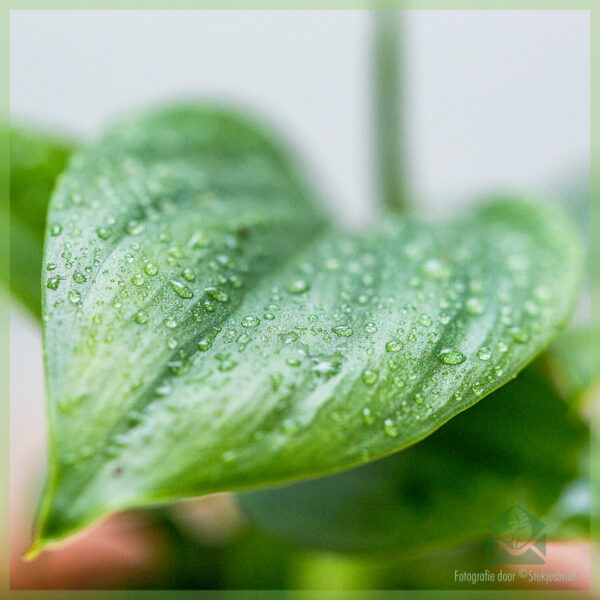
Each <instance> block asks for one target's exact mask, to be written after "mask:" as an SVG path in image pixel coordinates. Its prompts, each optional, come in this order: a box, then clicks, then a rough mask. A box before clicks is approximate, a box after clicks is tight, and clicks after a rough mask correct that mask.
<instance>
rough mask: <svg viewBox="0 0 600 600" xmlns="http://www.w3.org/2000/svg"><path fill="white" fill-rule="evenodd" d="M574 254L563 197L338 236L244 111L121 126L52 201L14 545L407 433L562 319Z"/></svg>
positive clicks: (74, 166) (544, 340)
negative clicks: (33, 436) (44, 422)
mask: <svg viewBox="0 0 600 600" xmlns="http://www.w3.org/2000/svg"><path fill="white" fill-rule="evenodd" d="M581 258H582V252H581V248H580V245H579V239H578V235H577V233H576V232H575V231H574V229H573V228H572V227H571V225H570V223H569V222H568V221H567V220H566V219H565V217H564V216H563V214H562V213H560V212H556V211H553V210H552V209H550V208H549V207H539V206H534V205H529V204H524V203H520V202H517V201H514V200H497V201H495V202H490V203H487V204H485V205H483V206H481V207H479V208H477V209H476V210H475V211H473V212H471V213H469V214H468V215H466V216H465V217H464V218H462V219H460V220H456V221H453V222H451V223H443V224H436V225H431V224H426V223H422V222H419V221H417V220H412V219H406V218H401V217H388V218H386V219H385V220H384V222H383V223H382V224H381V225H380V226H379V227H378V228H377V229H375V230H374V231H371V232H368V233H365V234H361V235H350V234H342V233H339V232H337V231H334V230H332V229H329V228H326V227H325V222H324V220H323V219H322V217H321V216H320V213H319V211H318V210H317V209H316V208H315V207H314V205H313V203H312V202H311V199H310V194H309V193H308V192H307V191H306V188H305V187H304V186H302V185H301V184H300V183H299V182H298V179H297V176H296V175H295V171H294V169H293V168H292V166H291V164H290V162H289V160H288V159H287V158H286V155H285V154H284V153H283V152H282V151H281V150H280V149H279V148H278V146H277V145H276V144H274V143H273V142H272V141H271V138H270V137H268V136H265V135H264V134H263V133H262V132H261V130H260V129H259V128H257V127H256V126H254V125H253V124H250V123H248V122H247V121H245V120H242V119H240V118H238V117H234V116H232V115H230V114H228V113H225V112H223V111H221V110H215V109H205V108H175V109H171V110H166V111H163V112H159V113H153V114H151V115H149V116H145V117H141V118H138V119H130V120H128V121H124V122H122V123H121V124H120V125H117V126H116V127H114V128H113V129H112V130H111V131H109V133H108V134H107V135H106V136H105V137H104V138H102V139H101V140H100V141H99V142H98V143H96V144H93V145H91V146H89V147H88V148H85V149H84V150H82V151H81V152H79V153H78V154H77V155H76V156H74V158H73V159H72V161H71V163H70V167H69V169H68V170H67V172H66V173H65V175H64V177H62V178H61V183H60V185H59V186H58V188H57V190H56V192H55V194H54V196H53V198H52V202H51V208H50V213H49V223H48V235H47V243H46V248H45V259H44V262H45V269H44V279H43V283H44V299H43V301H44V320H45V339H44V342H45V359H46V371H47V374H48V381H47V384H48V392H49V416H50V427H51V444H50V450H51V461H50V468H49V474H48V480H47V486H46V490H45V494H44V498H43V502H42V505H41V508H40V513H39V522H38V528H37V539H36V544H35V547H34V550H33V552H35V551H38V550H39V549H40V548H41V547H42V546H43V545H44V544H47V543H53V542H57V541H59V540H61V539H63V538H64V537H66V536H68V535H70V534H71V533H73V532H75V531H77V530H79V529H80V528H81V527H83V526H85V525H87V524H89V523H90V522H92V521H93V520H95V519H96V518H98V517H101V516H103V515H105V514H106V513H109V512H111V511H115V510H120V509H123V508H129V507H133V506H141V505H148V504H155V503H159V502H168V501H173V500H175V499H178V498H181V497H186V496H193V495H198V494H205V493H210V492H214V491H220V490H231V489H241V488H246V487H251V486H258V485H264V484H272V483H276V482H283V481H286V480H290V479H298V478H303V477H311V476H316V475H320V474H325V473H329V472H333V471H338V470H341V469H343V468H346V467H350V466H353V465H356V464H358V463H360V462H363V461H365V460H370V459H374V458H377V457H380V456H382V455H385V454H389V453H391V452H393V451H396V450H398V449H401V448H404V447H406V446H409V445H411V444H413V443H415V442H417V441H419V440H421V439H422V438H424V437H426V436H427V435H429V434H431V433H432V432H433V431H435V430H436V429H437V428H438V427H440V426H441V425H442V424H443V423H445V422H446V421H447V420H448V419H450V418H451V417H453V416H454V415H456V414H457V413H459V412H461V411H463V410H464V409H466V408H468V407H469V406H471V405H473V404H474V403H475V402H477V401H478V400H479V399H480V398H482V397H484V396H485V395H487V394H488V393H490V392H491V391H493V390H494V389H496V388H498V387H499V386H501V385H503V384H504V383H505V382H506V381H508V380H509V379H510V378H511V377H512V376H513V375H515V374H516V373H517V372H518V371H519V370H520V369H521V368H523V366H525V364H527V363H528V362H529V361H530V360H531V359H532V358H533V357H534V356H535V355H536V354H537V353H538V352H540V351H541V350H542V349H543V348H544V347H545V346H546V345H547V344H548V343H549V341H550V340H551V339H552V338H553V337H554V335H555V334H556V332H557V331H558V330H559V329H560V328H561V327H563V326H564V325H565V323H566V322H567V320H568V317H569V315H570V312H571V308H572V305H573V302H574V299H575V297H576V293H577V290H578V284H579V279H580V269H581ZM459 443H460V442H457V445H458V444H459ZM513 445H514V444H513ZM440 461H441V462H440V464H439V465H438V466H439V467H440V468H444V463H443V457H440Z"/></svg>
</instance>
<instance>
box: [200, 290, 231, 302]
mask: <svg viewBox="0 0 600 600" xmlns="http://www.w3.org/2000/svg"><path fill="white" fill-rule="evenodd" d="M204 291H205V293H206V295H207V296H209V297H210V298H212V299H213V300H216V301H217V302H227V301H228V300H229V296H228V295H227V292H226V291H225V290H223V289H221V288H214V287H209V288H206V289H205V290H204Z"/></svg>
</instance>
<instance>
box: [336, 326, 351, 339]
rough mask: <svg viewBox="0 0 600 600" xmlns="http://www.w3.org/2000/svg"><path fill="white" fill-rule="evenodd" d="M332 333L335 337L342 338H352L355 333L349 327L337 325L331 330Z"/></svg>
mask: <svg viewBox="0 0 600 600" xmlns="http://www.w3.org/2000/svg"><path fill="white" fill-rule="evenodd" d="M331 331H333V333H335V335H339V336H341V337H350V336H351V335H352V334H353V333H354V331H353V330H352V328H351V327H348V326H347V325H336V326H335V327H332V328H331Z"/></svg>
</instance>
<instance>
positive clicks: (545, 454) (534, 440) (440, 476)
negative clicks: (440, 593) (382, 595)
mask: <svg viewBox="0 0 600 600" xmlns="http://www.w3.org/2000/svg"><path fill="white" fill-rule="evenodd" d="M588 437H589V431H588V428H587V426H586V425H585V424H584V423H583V421H582V420H581V419H580V418H579V417H577V416H576V415H574V414H573V413H572V412H570V411H569V407H568V406H567V405H566V404H565V403H564V402H563V400H562V399H561V398H560V397H559V396H558V395H557V394H556V392H555V391H554V389H553V387H552V386H551V385H549V384H548V383H547V381H546V380H545V378H544V377H543V374H542V372H541V369H540V365H538V364H536V365H535V366H532V367H529V368H528V369H526V370H525V371H523V372H522V373H521V374H520V375H519V376H518V377H517V379H516V380H514V381H513V382H512V383H510V384H508V385H506V386H505V387H503V388H501V389H500V390H498V391H497V392H495V393H494V394H492V395H491V396H489V397H488V398H486V399H484V400H482V401H481V402H480V403H479V404H477V405H476V406H475V407H473V408H472V409H470V410H468V411H466V412H465V413H463V414H461V415H459V416H458V417H456V418H455V419H453V420H452V421H450V422H449V423H448V424H447V425H446V426H445V427H442V428H441V429H440V430H439V431H437V432H436V433H435V434H433V435H431V436H430V437H428V438H427V439H426V440H424V441H422V442H421V443H419V444H417V445H415V446H413V447H412V448H409V449H407V450H405V451H404V452H400V453H398V454H395V455H393V456H391V457H388V458H385V459H383V460H380V461H377V462H374V463H370V464H368V465H364V466H361V467H358V468H356V469H353V470H350V471H346V472H344V473H339V474H337V475H333V476H329V477H324V478H321V479H317V480H314V481H306V482H299V483H294V484H291V485H288V486H283V487H278V488H272V489H267V490H258V491H253V492H246V493H243V494H238V501H239V503H240V504H241V507H242V508H243V510H244V512H245V513H246V514H247V515H248V516H249V517H250V519H251V520H252V522H253V523H255V524H256V525H257V526H259V527H261V528H264V529H265V530H266V531H269V532H271V533H273V534H275V535H277V536H279V537H282V538H284V539H287V540H291V541H296V542H297V543H300V544H303V545H306V546H309V547H314V548H320V549H330V550H339V551H367V552H377V553H388V554H392V553H393V554H396V555H402V554H404V553H409V554H410V553H412V552H414V551H423V549H426V548H428V547H429V548H430V549H434V548H449V547H451V546H456V545H458V544H460V543H464V542H476V541H477V540H478V539H481V538H482V537H483V536H484V535H485V533H486V528H487V525H488V523H490V522H492V521H493V520H494V519H495V518H497V517H499V516H500V515H501V514H502V513H503V512H504V511H506V510H507V509H508V508H510V507H511V506H513V505H520V506H523V507H524V508H526V509H527V510H529V511H530V512H531V513H532V514H534V515H537V516H539V517H540V518H541V517H543V516H544V515H545V514H546V513H547V512H548V511H549V510H550V509H551V508H552V507H553V506H554V505H555V503H556V502H557V500H558V499H559V497H560V496H561V494H562V493H563V492H564V491H566V490H567V488H568V487H569V486H570V484H572V483H574V482H575V480H576V478H577V477H578V476H579V473H580V469H579V465H580V457H581V455H582V453H584V452H585V451H586V450H587V448H588V447H587V442H588ZM554 524H555V525H557V524H556V523H554ZM548 533H549V534H550V535H552V533H553V532H552V531H549V532H548Z"/></svg>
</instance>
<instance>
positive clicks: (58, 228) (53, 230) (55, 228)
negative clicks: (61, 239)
mask: <svg viewBox="0 0 600 600" xmlns="http://www.w3.org/2000/svg"><path fill="white" fill-rule="evenodd" d="M61 233H62V225H59V224H58V223H54V224H53V225H50V235H51V236H54V237H56V236H57V235H60V234H61Z"/></svg>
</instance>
